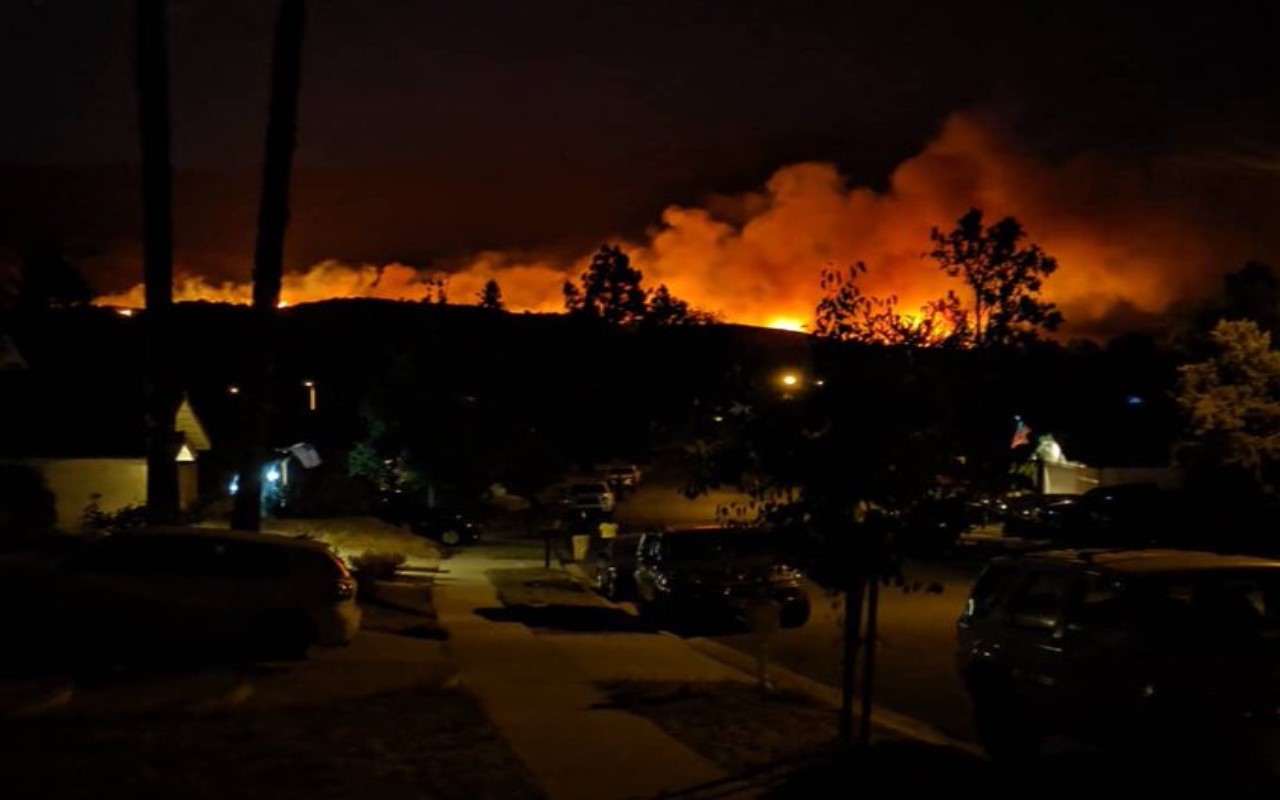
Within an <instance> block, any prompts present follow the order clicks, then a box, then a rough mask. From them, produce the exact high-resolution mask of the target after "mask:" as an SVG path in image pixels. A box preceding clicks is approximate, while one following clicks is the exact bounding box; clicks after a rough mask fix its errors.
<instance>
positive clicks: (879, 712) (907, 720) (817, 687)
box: [685, 638, 986, 758]
mask: <svg viewBox="0 0 1280 800" xmlns="http://www.w3.org/2000/svg"><path fill="white" fill-rule="evenodd" d="M685 643H686V644H688V645H689V646H690V647H692V648H693V649H695V650H697V651H698V652H700V653H702V654H703V655H705V656H707V657H708V658H712V659H715V660H716V661H719V662H720V663H722V664H724V665H726V666H729V667H733V668H734V669H737V670H739V671H740V672H743V673H745V674H747V675H749V676H751V677H752V679H754V678H755V675H756V659H755V658H754V657H753V656H750V655H748V654H746V653H743V652H741V651H739V650H735V649H733V648H732V647H728V646H727V645H723V644H720V643H719V642H713V641H711V640H709V639H702V638H693V639H685ZM769 679H770V680H771V681H772V682H773V683H774V684H775V685H776V686H778V687H780V688H783V689H788V690H790V691H793V692H797V693H799V694H803V695H805V696H807V697H809V698H811V699H813V700H815V701H817V702H819V703H822V704H824V705H827V706H830V707H831V708H835V709H838V708H840V690H839V689H837V688H835V687H834V686H828V685H827V684H825V683H822V682H820V681H815V680H813V679H812V678H806V677H805V676H803V675H801V674H800V673H798V672H793V671H791V670H789V669H787V668H786V667H783V666H779V665H778V664H776V663H773V662H770V664H769ZM872 722H873V724H874V725H875V726H876V727H879V728H882V729H884V730H887V731H891V732H893V733H896V734H898V735H899V736H905V737H907V738H909V739H914V740H916V741H918V742H922V743H924V744H930V745H934V746H935V747H950V748H952V749H954V750H959V751H961V752H963V753H966V754H968V755H971V756H977V757H979V758H985V757H986V754H985V753H984V752H983V750H982V748H981V747H979V746H978V745H976V744H973V743H972V742H966V741H963V740H962V739H957V738H955V737H953V736H948V735H947V734H945V733H943V732H942V731H940V730H938V729H937V728H934V727H933V726H932V725H929V724H928V723H926V722H922V721H920V720H918V719H915V718H914V717H909V716H907V715H906V714H900V713H898V712H896V711H893V710H891V709H887V708H884V707H882V706H878V705H874V704H873V706H872Z"/></svg>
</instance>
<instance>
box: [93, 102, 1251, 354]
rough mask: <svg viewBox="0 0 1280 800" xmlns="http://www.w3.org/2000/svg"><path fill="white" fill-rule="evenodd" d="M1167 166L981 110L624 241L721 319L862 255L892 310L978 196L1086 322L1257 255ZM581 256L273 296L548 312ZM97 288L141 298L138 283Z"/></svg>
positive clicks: (650, 279) (494, 262)
mask: <svg viewBox="0 0 1280 800" xmlns="http://www.w3.org/2000/svg"><path fill="white" fill-rule="evenodd" d="M1157 166H1158V165H1157ZM1167 177H1168V176H1166V175H1163V174H1161V173H1160V172H1159V170H1156V169H1153V167H1152V164H1150V163H1147V164H1140V165H1136V166H1135V165H1130V164H1124V163H1120V162H1115V161H1110V160H1107V159H1105V158H1102V157H1100V156H1082V157H1077V158H1074V159H1071V160H1067V161H1064V162H1059V163H1050V162H1048V161H1046V160H1044V159H1041V158H1038V157H1035V156H1033V155H1031V154H1030V153H1029V152H1028V151H1027V150H1025V149H1024V148H1022V147H1020V146H1019V144H1018V142H1017V141H1016V140H1015V138H1014V137H1012V136H1011V135H1010V134H1009V133H1008V132H1007V131H1006V130H1005V129H1004V128H1003V127H1002V126H1000V125H998V124H996V123H994V122H993V121H991V120H990V119H988V118H986V117H983V116H980V115H974V114H955V115H953V116H952V117H951V118H950V119H949V120H948V121H947V122H946V123H945V125H944V126H943V128H942V131H941V132H940V134H939V135H938V136H937V137H936V138H935V139H934V140H933V141H932V142H930V143H929V144H928V145H926V146H925V147H924V148H923V150H922V151H921V152H920V153H919V154H917V155H916V156H913V157H912V158H909V159H908V160H906V161H904V162H903V163H902V164H900V165H899V166H898V167H897V169H895V170H894V172H893V174H892V175H891V176H890V179H889V181H888V184H887V187H886V188H885V189H884V190H881V191H877V190H874V189H871V188H867V187H859V186H850V185H849V184H848V182H847V181H846V180H845V179H844V178H843V177H842V176H841V174H840V172H839V171H838V170H837V168H836V167H835V166H833V165H831V164H826V163H800V164H793V165H790V166H786V167H783V168H781V169H779V170H777V171H776V172H775V173H774V174H773V175H772V176H771V177H770V178H769V180H768V181H767V182H766V184H765V186H764V187H763V188H762V189H761V190H760V191H757V192H751V193H746V194H742V195H734V196H717V197H714V198H712V199H711V201H710V202H708V203H707V204H706V207H701V208H698V207H681V206H672V207H669V208H668V209H667V210H666V211H665V212H664V213H663V214H662V218H661V221H660V223H659V224H658V225H657V226H656V227H655V228H654V229H653V230H651V231H650V232H649V234H648V235H647V236H646V237H645V239H644V240H643V241H631V242H623V243H622V246H623V249H624V250H625V251H627V252H628V253H629V254H630V256H631V258H632V261H633V263H634V264H635V265H636V266H638V267H639V268H640V269H641V270H643V272H644V274H645V280H646V283H647V284H648V285H649V286H656V285H657V284H658V283H665V284H667V285H668V287H670V289H671V290H672V292H673V293H674V294H676V295H677V296H679V297H682V298H684V299H686V300H689V301H690V302H692V303H693V304H695V305H697V306H699V307H702V308H705V309H708V310H711V311H716V312H719V313H720V314H721V315H722V316H723V318H724V319H726V320H727V321H731V322H740V323H746V324H756V325H772V326H775V327H786V328H792V329H794V328H796V327H797V326H798V325H801V324H808V323H809V322H810V321H811V320H812V317H813V309H814V306H815V305H816V303H817V301H818V299H819V295H820V290H819V287H818V273H819V271H820V270H821V269H823V268H825V267H828V266H838V267H839V266H845V265H848V264H851V263H853V262H854V261H859V260H860V261H864V262H866V263H867V265H868V266H869V267H870V272H869V273H868V274H867V275H866V276H865V281H864V290H865V291H867V292H869V293H874V294H889V293H892V294H896V295H898V297H899V299H900V303H901V305H900V307H901V308H903V309H904V310H910V309H913V308H915V307H916V306H919V305H920V304H922V303H924V302H925V301H927V300H929V299H932V298H934V297H937V296H939V295H941V294H943V293H944V292H945V291H946V290H947V289H948V288H958V287H957V286H956V285H955V284H954V283H953V282H952V281H951V280H950V279H948V278H946V277H945V276H944V275H942V274H941V273H940V272H939V271H938V269H937V267H936V265H934V264H933V263H932V262H930V261H928V260H926V259H923V258H922V257H921V254H922V253H923V252H924V251H925V250H927V249H928V248H929V238H928V236H929V230H930V228H932V227H934V226H938V227H941V228H943V229H947V228H950V227H951V226H952V225H953V224H954V222H955V220H956V219H957V218H958V217H959V216H960V215H961V214H963V213H964V212H965V211H967V210H968V209H969V208H970V207H974V206H976V207H979V208H982V209H983V210H984V212H985V213H986V215H987V218H988V219H989V220H991V221H994V220H995V219H997V218H999V217H1002V216H1005V215H1013V216H1015V217H1017V218H1018V219H1019V220H1020V221H1021V222H1022V223H1023V225H1024V226H1025V228H1026V229H1027V231H1028V233H1029V237H1030V239H1031V240H1032V241H1034V242H1035V243H1037V244H1039V245H1040V246H1041V247H1042V248H1044V249H1045V250H1046V251H1047V252H1048V253H1049V254H1051V255H1053V256H1055V257H1056V258H1057V259H1058V262H1059V270H1058V272H1057V273H1056V274H1055V275H1054V276H1053V277H1052V278H1051V279H1050V280H1049V281H1048V282H1047V283H1046V287H1045V293H1046V295H1047V296H1048V298H1049V299H1051V300H1053V301H1055V302H1057V303H1058V304H1059V305H1060V306H1061V307H1062V308H1063V310H1064V313H1065V314H1066V316H1067V319H1068V325H1069V326H1072V327H1073V328H1075V329H1077V330H1085V329H1087V327H1088V325H1089V324H1090V323H1091V322H1092V321H1096V320H1098V319H1099V318H1101V317H1103V316H1105V315H1106V314H1108V313H1109V312H1111V311H1112V310H1114V309H1117V308H1122V307H1123V308H1128V309H1131V310H1134V311H1138V312H1147V313H1158V312H1160V311H1162V310H1164V309H1165V308H1166V307H1167V306H1168V305H1169V304H1170V303H1171V302H1173V301H1174V300H1176V299H1178V298H1182V297H1187V296H1193V295H1195V294H1198V293H1203V292H1204V291H1206V290H1207V287H1208V286H1209V285H1210V284H1211V282H1212V280H1213V277H1212V275H1213V272H1212V270H1213V269H1217V270H1219V271H1220V270H1222V269H1225V268H1229V267H1234V266H1237V265H1238V264H1239V263H1240V262H1241V261H1243V260H1244V259H1245V258H1248V257H1254V256H1255V255H1256V254H1255V252H1251V251H1249V250H1248V249H1247V246H1246V243H1245V242H1243V241H1234V240H1232V239H1231V237H1230V236H1228V235H1226V234H1224V233H1223V231H1222V229H1221V225H1219V224H1216V223H1215V222H1214V221H1212V220H1209V219H1206V218H1205V216H1206V215H1205V214H1204V213H1202V210H1201V209H1200V208H1199V205H1198V204H1199V203H1201V202H1202V199H1201V198H1195V197H1179V196H1177V192H1175V191H1171V190H1170V189H1169V188H1168V186H1169V184H1168V183H1167V182H1166V181H1167ZM1219 222H1220V221H1219ZM1247 244H1248V245H1256V244H1257V243H1256V242H1248V243H1247ZM589 259H590V254H582V255H581V256H580V257H579V258H576V259H543V260H522V259H520V258H518V257H516V256H513V255H510V254H505V253H500V252H488V253H482V254H480V255H479V256H476V257H474V258H473V259H471V260H470V261H469V262H467V263H465V264H464V265H462V266H461V268H459V269H451V270H419V269H415V268H413V267H410V266H406V265H403V264H390V265H387V266H383V267H377V266H372V265H364V266H348V265H344V264H341V263H339V262H337V261H325V262H323V263H320V264H317V265H316V266H314V267H312V268H311V269H310V270H308V271H306V272H303V273H295V274H290V275H288V276H286V279H285V282H284V287H283V295H282V296H283V300H284V301H285V302H287V303H289V304H296V303H301V302H307V301H312V300H321V299H328V298H337V297H375V298H388V299H403V300H421V299H423V298H425V297H429V296H431V292H432V291H433V289H432V284H431V280H432V279H435V278H444V279H446V280H447V294H448V297H449V301H450V302H464V303H469V302H475V299H476V295H477V294H478V293H479V291H480V289H481V287H482V286H483V284H484V282H485V281H487V280H489V279H490V278H493V279H496V280H498V282H499V283H500V285H501V287H502V291H503V296H504V298H505V300H506V302H507V304H508V307H509V308H511V309H513V310H517V311H519V310H532V311H556V310H559V309H560V308H561V300H562V298H561V292H560V287H561V284H562V283H563V281H564V279H565V278H566V277H570V276H572V277H576V276H577V275H578V274H579V273H580V272H581V271H582V270H583V269H584V268H585V266H586V264H587V263H588V261H589ZM177 296H178V298H179V299H181V300H221V301H228V302H247V301H248V299H249V296H250V289H249V287H248V286H247V285H243V284H221V285H213V284H209V283H207V282H205V281H203V280H201V279H199V278H187V279H184V280H182V281H181V282H180V283H179V285H178V286H177ZM99 302H100V303H102V304H109V305H121V306H139V305H141V302H142V289H141V287H135V288H134V289H132V290H130V291H128V292H125V293H122V294H118V295H112V296H108V297H103V298H100V299H99Z"/></svg>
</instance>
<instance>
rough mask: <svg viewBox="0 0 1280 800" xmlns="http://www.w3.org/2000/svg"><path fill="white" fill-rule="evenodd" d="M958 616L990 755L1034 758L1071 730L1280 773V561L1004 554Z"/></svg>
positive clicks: (1138, 553)
mask: <svg viewBox="0 0 1280 800" xmlns="http://www.w3.org/2000/svg"><path fill="white" fill-rule="evenodd" d="M958 626H959V639H960V652H959V667H960V672H961V675H962V677H963V679H964V682H965V684H966V686H967V687H968V690H969V693H970V696H971V698H972V700H973V705H974V716H975V722H976V724H977V728H978V735H979V738H980V740H981V741H982V744H983V745H984V746H985V747H986V749H987V750H988V752H989V753H990V754H991V755H992V756H994V757H1026V756H1031V755H1034V754H1036V753H1038V752H1039V751H1040V749H1041V745H1042V743H1043V741H1044V739H1045V737H1046V736H1048V735H1050V734H1061V735H1065V736H1067V737H1070V738H1072V739H1075V740H1078V741H1083V742H1088V743H1092V744H1095V745H1101V746H1103V747H1107V748H1110V747H1115V746H1130V745H1135V744H1137V745H1142V746H1144V747H1147V748H1151V749H1152V750H1153V752H1156V753H1160V754H1162V755H1163V756H1164V757H1165V758H1174V757H1177V756H1178V755H1187V756H1190V757H1193V758H1195V759H1196V760H1197V761H1201V762H1202V763H1203V762H1204V761H1206V760H1208V761H1209V762H1210V763H1215V764H1217V763H1222V762H1220V761H1219V759H1222V760H1223V761H1225V762H1227V763H1230V764H1231V765H1232V766H1234V767H1240V768H1244V769H1245V771H1246V772H1249V773H1250V774H1268V775H1269V779H1270V780H1275V778H1276V777H1277V776H1280V561H1274V560H1270V559H1264V558H1255V557H1249V556H1229V555H1220V554H1215V553H1200V552H1186V551H1177V550H1115V551H1106V550H1059V551H1052V552H1042V553H1033V554H1024V555H1021V556H1017V557H1010V558H1002V559H997V560H995V561H993V562H992V563H991V564H990V565H989V566H988V567H987V568H986V570H985V571H984V572H983V573H982V575H981V577H979V579H978V581H977V583H976V584H975V585H974V588H973V591H972V595H971V596H970V598H969V600H968V602H967V603H966V605H965V609H964V612H963V614H962V615H961V617H960V620H959V623H958ZM1254 767H1260V768H1261V769H1260V770H1259V769H1250V768H1254ZM1233 772H1234V770H1233Z"/></svg>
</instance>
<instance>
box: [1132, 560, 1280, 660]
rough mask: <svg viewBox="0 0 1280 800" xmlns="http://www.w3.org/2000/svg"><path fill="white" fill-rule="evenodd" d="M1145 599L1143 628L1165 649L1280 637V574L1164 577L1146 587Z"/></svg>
mask: <svg viewBox="0 0 1280 800" xmlns="http://www.w3.org/2000/svg"><path fill="white" fill-rule="evenodd" d="M1140 598H1141V612H1142V622H1143V625H1144V627H1145V628H1146V629H1147V630H1148V631H1149V633H1150V635H1151V636H1153V637H1154V638H1155V639H1156V640H1157V641H1158V642H1162V643H1164V644H1176V643H1184V644H1189V645H1196V644H1203V643H1213V644H1215V645H1221V644H1247V643H1250V642H1258V641H1261V640H1262V639H1264V638H1265V639H1274V638H1280V571H1276V570H1270V571H1244V570H1232V571H1219V572H1202V573H1196V574H1191V575H1180V576H1159V577H1155V578H1152V579H1150V580H1147V581H1145V582H1144V583H1143V584H1142V591H1141V595H1140Z"/></svg>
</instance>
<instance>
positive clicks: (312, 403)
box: [302, 381, 316, 411]
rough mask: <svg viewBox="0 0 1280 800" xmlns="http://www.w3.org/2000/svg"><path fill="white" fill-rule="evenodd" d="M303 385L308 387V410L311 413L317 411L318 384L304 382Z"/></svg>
mask: <svg viewBox="0 0 1280 800" xmlns="http://www.w3.org/2000/svg"><path fill="white" fill-rule="evenodd" d="M302 385H303V386H305V387H307V408H308V409H309V410H311V411H315V410H316V382H315V381H303V382H302Z"/></svg>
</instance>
